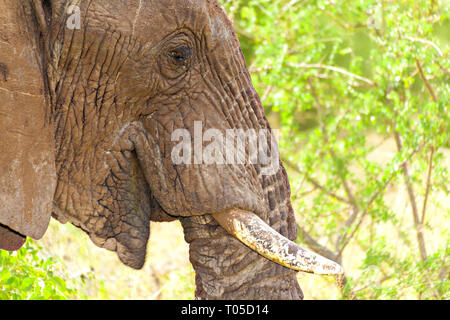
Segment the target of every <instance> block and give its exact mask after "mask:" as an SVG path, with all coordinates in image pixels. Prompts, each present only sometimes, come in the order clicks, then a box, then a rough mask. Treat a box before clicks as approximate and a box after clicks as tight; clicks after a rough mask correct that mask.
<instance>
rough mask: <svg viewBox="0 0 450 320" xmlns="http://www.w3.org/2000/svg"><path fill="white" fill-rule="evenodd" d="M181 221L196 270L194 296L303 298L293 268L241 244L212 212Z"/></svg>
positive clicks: (259, 298)
mask: <svg viewBox="0 0 450 320" xmlns="http://www.w3.org/2000/svg"><path fill="white" fill-rule="evenodd" d="M180 221H181V223H182V225H183V228H184V234H185V239H186V241H187V242H188V243H189V258H190V261H191V263H192V265H193V267H194V270H195V283H196V292H195V295H196V297H197V299H201V300H203V299H208V300H209V299H221V300H222V299H226V300H228V299H237V300H264V299H279V300H299V299H303V292H302V290H301V288H300V286H299V284H298V282H297V278H296V272H295V271H294V270H291V269H289V268H286V267H284V266H281V265H279V264H277V263H273V262H272V261H270V260H268V259H266V258H264V257H263V256H261V255H259V254H258V253H257V252H255V251H253V250H252V249H250V248H249V247H247V246H244V245H242V243H241V242H240V241H239V240H237V239H236V238H235V237H234V236H232V235H231V234H229V233H228V232H227V231H225V229H224V228H222V227H220V226H219V225H218V223H217V221H216V220H215V219H214V218H213V217H212V216H211V215H204V216H195V217H188V218H181V219H180Z"/></svg>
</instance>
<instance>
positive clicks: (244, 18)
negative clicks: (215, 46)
mask: <svg viewBox="0 0 450 320" xmlns="http://www.w3.org/2000/svg"><path fill="white" fill-rule="evenodd" d="M221 2H222V3H223V5H224V7H225V9H226V11H227V12H228V13H229V15H230V16H231V17H232V18H233V19H234V26H235V28H236V31H237V33H238V36H239V38H240V42H241V45H242V48H243V52H244V55H245V57H246V62H247V65H248V67H249V70H250V73H251V75H252V80H253V84H254V86H255V88H256V90H257V91H258V92H259V94H260V96H261V98H262V101H263V104H264V108H265V112H266V114H267V115H268V118H269V121H270V122H271V124H272V127H274V128H280V130H281V131H282V133H283V135H282V138H281V139H280V140H281V141H280V149H281V153H282V154H281V156H282V159H283V161H284V164H285V166H286V167H287V169H288V172H289V176H290V180H291V185H292V199H293V205H294V209H295V211H296V213H297V218H298V221H300V224H299V226H300V227H301V228H300V229H299V230H300V235H301V237H300V239H302V240H301V241H304V242H306V244H308V245H310V246H311V247H312V248H314V249H315V250H316V251H319V253H322V254H324V253H330V252H331V254H332V258H334V259H335V260H337V261H340V262H341V263H342V264H343V266H344V268H345V269H346V279H345V286H344V288H342V291H341V292H342V298H358V299H405V298H420V299H448V298H449V292H450V290H449V276H448V275H449V274H450V267H449V264H450V262H449V260H450V259H449V255H450V254H449V250H448V244H449V242H450V233H449V230H448V225H449V212H450V203H449V202H450V201H449V191H450V190H449V187H448V186H449V185H450V184H449V173H448V170H449V168H450V163H449V156H448V155H449V150H448V148H449V147H450V134H449V132H450V127H449V125H450V121H449V120H450V112H449V83H450V82H449V71H448V70H449V66H450V63H449V60H448V53H449V43H450V19H449V3H448V2H447V1H437V0H431V1H429V0H428V1H425V0H419V1H417V0H402V1H387V0H384V1H342V0H341V1H332V0H316V1H312V0H311V1H307V0H275V1H271V0H246V1H244V0H222V1H221ZM306 230H307V231H306ZM355 257H358V259H356V258H355ZM312 290H314V289H312ZM324 298H327V297H324Z"/></svg>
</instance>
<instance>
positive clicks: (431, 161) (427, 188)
mask: <svg viewBox="0 0 450 320" xmlns="http://www.w3.org/2000/svg"><path fill="white" fill-rule="evenodd" d="M433 156H434V147H433V146H431V152H430V160H429V161H428V173H427V186H426V188H425V198H424V200H423V207H422V217H421V219H420V224H422V225H423V223H424V222H425V212H426V210H427V202H428V195H429V193H430V187H431V172H432V170H433Z"/></svg>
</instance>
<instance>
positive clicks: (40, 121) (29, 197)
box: [0, 0, 56, 250]
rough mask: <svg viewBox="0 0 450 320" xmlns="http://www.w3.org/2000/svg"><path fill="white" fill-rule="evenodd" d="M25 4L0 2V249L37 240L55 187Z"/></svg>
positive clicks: (35, 40) (35, 38)
mask: <svg viewBox="0 0 450 320" xmlns="http://www.w3.org/2000/svg"><path fill="white" fill-rule="evenodd" d="M36 21H37V19H36V15H35V14H34V10H33V8H32V5H31V2H30V1H17V0H0V248H1V249H6V250H17V249H19V248H20V247H21V246H22V245H23V243H24V242H25V239H26V236H29V237H31V238H34V239H40V238H41V237H42V236H43V235H44V233H45V231H46V229H47V227H48V223H49V221H50V215H51V212H52V202H53V195H54V190H55V184H56V174H55V161H54V158H55V157H54V142H53V141H54V137H53V128H52V125H51V123H50V114H49V111H48V112H47V106H46V105H47V104H46V98H45V93H44V92H45V90H44V88H45V86H44V80H43V79H44V77H43V72H42V62H41V61H42V60H41V56H42V55H41V46H40V40H39V31H38V28H37V23H36Z"/></svg>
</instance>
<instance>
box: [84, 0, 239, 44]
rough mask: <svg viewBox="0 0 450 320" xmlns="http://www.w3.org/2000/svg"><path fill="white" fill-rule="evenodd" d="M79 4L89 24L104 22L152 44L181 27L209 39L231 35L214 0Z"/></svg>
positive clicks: (224, 16) (147, 0)
mask: <svg viewBox="0 0 450 320" xmlns="http://www.w3.org/2000/svg"><path fill="white" fill-rule="evenodd" d="M83 5H84V6H86V7H85V8H83V7H82V8H81V12H82V13H83V12H87V13H86V14H87V15H88V19H89V23H88V24H89V25H90V26H94V27H98V28H101V29H104V28H105V22H106V24H107V25H112V26H114V27H115V28H118V29H119V31H121V32H123V33H125V34H131V35H132V36H133V37H136V38H138V39H140V40H142V41H143V42H147V41H149V42H151V43H154V44H156V43H158V42H160V41H162V40H164V38H165V37H166V36H167V35H168V34H170V33H172V32H174V31H175V30H178V29H181V28H188V29H190V30H191V31H193V32H194V33H202V34H204V35H206V36H207V37H208V38H210V40H213V41H215V40H224V38H230V37H231V36H232V25H231V23H230V22H229V20H228V18H227V16H226V14H225V12H224V11H223V9H222V8H221V7H220V5H219V4H218V3H217V1H216V0H165V1H150V0H134V1H110V0H107V1H106V0H104V1H98V2H94V3H92V4H90V3H89V4H87V3H86V4H83V3H82V6H83Z"/></svg>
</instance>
